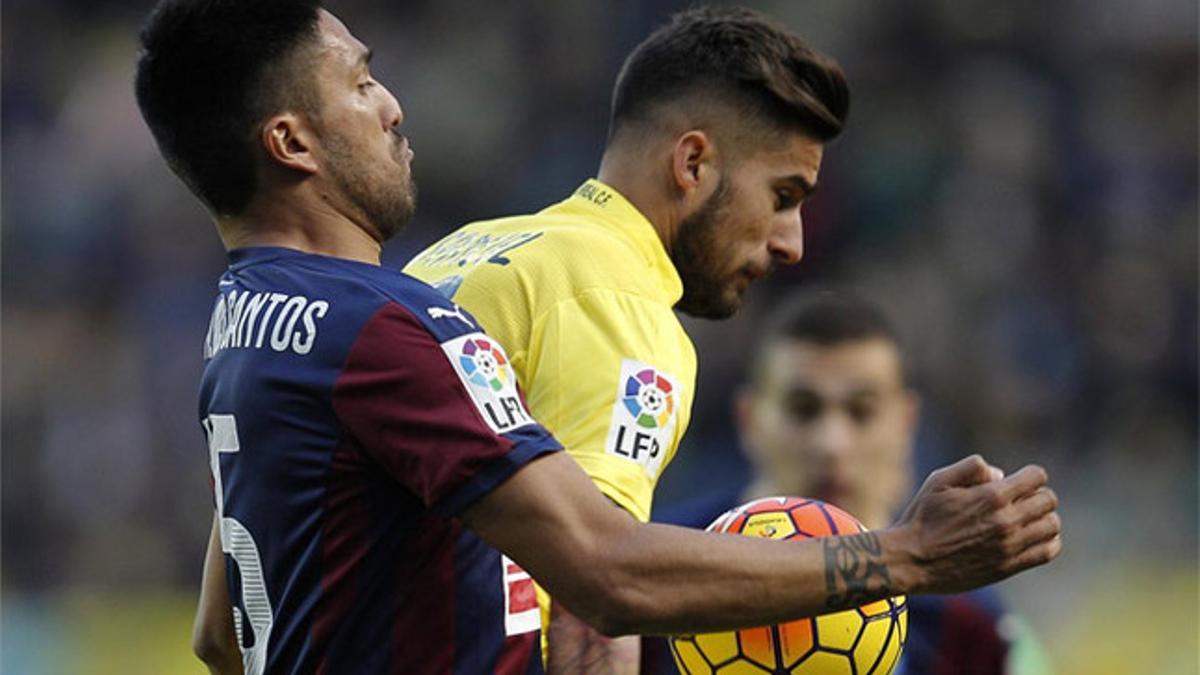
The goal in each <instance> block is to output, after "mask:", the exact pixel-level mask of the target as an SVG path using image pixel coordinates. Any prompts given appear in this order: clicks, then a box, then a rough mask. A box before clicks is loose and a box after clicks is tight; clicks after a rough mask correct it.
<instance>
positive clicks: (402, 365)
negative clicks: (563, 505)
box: [333, 303, 561, 515]
mask: <svg viewBox="0 0 1200 675" xmlns="http://www.w3.org/2000/svg"><path fill="white" fill-rule="evenodd" d="M472 376H475V377H474V378H472ZM333 402H334V410H335V411H336V413H337V416H338V418H339V420H340V421H341V423H342V425H343V426H344V428H345V430H346V431H347V432H348V433H349V434H350V435H351V436H352V437H353V440H354V441H356V442H357V443H358V444H359V445H360V446H361V447H362V448H363V450H364V452H365V453H366V454H367V455H368V456H369V457H371V458H373V459H374V460H375V461H377V462H378V463H379V464H380V465H381V466H382V467H383V469H384V470H385V471H387V473H388V474H390V475H391V476H392V477H393V478H394V479H395V480H396V481H398V482H399V483H400V484H401V485H402V486H403V487H405V488H406V489H407V490H408V491H410V492H411V493H412V494H414V495H415V496H416V497H417V498H418V499H420V500H421V501H422V502H423V503H424V504H425V506H427V507H428V508H431V509H433V510H435V511H437V512H439V513H441V514H443V515H454V514H456V513H458V512H459V511H461V510H462V509H464V508H466V507H467V506H468V505H470V504H471V503H473V502H474V501H475V500H477V499H478V498H480V497H481V496H483V495H484V494H486V493H487V492H489V491H491V490H492V489H494V488H495V487H496V486H498V485H500V484H501V483H502V482H503V481H504V480H506V479H507V478H508V477H509V476H511V475H512V474H513V473H515V472H516V471H517V470H518V469H519V468H520V467H521V466H523V465H524V464H526V463H528V462H529V461H530V460H532V459H533V458H535V457H537V456H539V455H541V454H543V453H546V452H552V451H554V450H558V449H560V448H561V446H560V445H559V444H558V442H557V441H555V439H554V438H553V437H552V436H551V435H550V433H549V432H547V431H546V430H545V429H543V428H542V427H541V425H539V424H538V423H537V422H536V421H534V420H533V418H532V417H530V416H529V413H528V412H527V408H526V407H525V402H524V399H523V397H522V396H521V393H520V390H519V388H518V387H517V383H516V376H515V374H514V373H513V371H512V368H511V366H510V365H509V364H508V363H507V358H506V357H505V355H504V351H503V349H501V347H500V345H499V344H498V343H496V342H494V341H491V340H489V339H488V338H487V336H486V335H484V334H482V333H469V334H466V335H463V336H459V337H457V338H456V339H453V340H447V341H444V342H439V341H438V340H437V339H435V338H434V336H433V335H431V334H430V333H429V331H428V330H426V329H425V327H424V326H423V325H422V324H421V323H420V322H419V321H418V320H417V319H416V318H415V317H414V316H413V315H412V314H411V313H410V312H409V311H408V310H406V309H405V308H404V307H403V306H401V305H399V304H396V303H388V304H386V305H384V306H383V307H382V308H380V309H379V310H378V311H377V312H376V313H375V315H374V316H373V317H372V318H371V319H370V320H369V321H368V322H367V323H366V325H365V326H364V327H363V329H362V331H361V332H360V333H359V335H358V338H357V339H356V340H355V342H354V344H353V346H352V347H351V349H350V353H349V356H348V357H347V360H346V363H345V365H344V367H343V370H342V373H341V374H340V376H339V377H338V379H337V382H336V384H335V385H334V392H333Z"/></svg>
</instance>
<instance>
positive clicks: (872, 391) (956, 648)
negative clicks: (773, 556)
mask: <svg viewBox="0 0 1200 675" xmlns="http://www.w3.org/2000/svg"><path fill="white" fill-rule="evenodd" d="M766 325H767V328H766V331H765V333H764V334H763V335H762V336H761V337H760V341H759V344H758V347H757V349H756V350H755V352H754V355H753V357H752V359H751V367H750V372H749V379H748V381H747V383H746V385H745V387H743V388H742V389H741V390H740V391H739V392H738V395H737V399H736V410H735V412H736V419H737V424H738V431H739V435H740V438H741V442H742V446H743V448H744V449H745V452H746V456H747V457H748V458H749V460H750V463H751V466H752V476H751V478H750V481H749V483H747V484H744V485H732V486H729V488H728V489H725V490H721V491H717V492H716V493H713V494H711V495H707V496H705V497H702V498H697V499H694V500H689V501H686V502H684V503H682V504H679V505H677V506H675V507H673V508H668V509H663V510H662V511H661V512H656V513H655V516H654V519H655V520H656V521H659V522H667V523H672V524H676V525H684V526H688V527H698V528H703V527H707V526H708V524H709V523H711V522H712V521H713V520H714V519H715V518H716V517H717V516H719V515H721V514H722V513H724V512H725V511H726V510H728V509H731V508H733V507H735V506H737V505H739V504H742V503H745V502H747V501H750V500H753V499H759V498H761V497H769V496H775V495H791V496H799V497H811V498H815V499H820V500H823V501H826V502H829V503H831V504H834V505H836V506H839V507H841V508H842V509H845V510H846V511H848V512H849V513H851V514H854V515H855V516H857V517H858V518H859V519H860V520H862V522H863V524H865V525H866V526H867V527H868V528H870V529H878V528H881V527H886V526H887V524H888V523H890V522H891V521H892V519H893V517H894V515H895V514H896V512H897V511H898V510H899V509H900V508H901V507H902V506H903V504H904V501H905V499H907V498H908V496H909V494H910V491H911V489H912V470H913V461H912V460H913V457H912V455H913V444H914V440H915V434H916V430H917V419H918V412H919V409H920V401H919V398H918V396H917V393H916V392H915V391H913V390H912V389H911V388H910V386H909V383H908V378H907V372H906V368H905V364H904V357H903V355H902V353H901V349H900V342H899V339H898V337H897V335H896V333H895V332H894V330H893V329H892V326H891V324H890V323H889V322H888V320H887V319H886V318H885V317H884V315H883V314H882V312H881V311H880V310H879V309H878V308H876V307H874V306H872V305H871V304H869V303H866V302H864V301H862V300H860V299H857V298H855V297H852V296H847V295H838V294H832V293H803V294H800V295H798V296H796V297H794V298H792V299H791V300H789V301H787V302H786V303H785V304H783V305H782V306H781V307H780V308H778V309H777V310H776V311H775V312H774V313H773V315H772V316H771V317H770V318H769V319H768V321H767V324H766ZM908 616H909V619H908V621H909V633H908V639H907V643H906V646H905V649H904V656H903V659H902V661H901V664H900V666H899V667H898V669H897V671H896V673H897V675H901V674H903V675H1005V674H1006V673H1008V674H1013V673H1022V674H1025V675H1033V674H1035V673H1038V674H1044V673H1048V672H1049V670H1048V668H1047V667H1046V666H1045V663H1044V658H1043V657H1041V655H1040V653H1041V652H1040V649H1039V648H1038V646H1037V644H1036V642H1035V641H1034V640H1033V639H1032V638H1031V637H1030V636H1029V635H1028V632H1027V631H1026V630H1025V629H1024V628H1023V627H1022V624H1020V622H1019V621H1018V620H1017V619H1016V617H1014V616H1012V615H1009V614H1007V613H1006V612H1005V611H1004V607H1003V603H1002V601H1001V598H1000V596H999V594H998V593H996V592H995V591H994V590H992V589H984V590H979V591H974V592H971V593H965V594H961V595H952V596H917V597H913V598H910V599H909V615H908ZM646 645H647V658H646V664H647V668H646V670H648V671H650V672H675V670H674V666H673V665H672V664H671V657H670V655H669V653H668V651H667V648H666V646H665V643H663V642H662V641H653V640H650V641H648V642H647V643H646Z"/></svg>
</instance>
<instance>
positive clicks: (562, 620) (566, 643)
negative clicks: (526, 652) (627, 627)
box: [546, 602, 642, 675]
mask: <svg viewBox="0 0 1200 675" xmlns="http://www.w3.org/2000/svg"><path fill="white" fill-rule="evenodd" d="M548 631H549V635H548V636H547V638H548V641H547V645H548V649H549V654H548V658H547V660H546V673H547V675H559V674H560V673H562V674H563V675H568V674H569V675H637V672H638V668H639V667H640V666H641V655H642V646H641V637H639V636H637V635H622V636H620V637H607V636H605V635H602V634H601V633H600V632H599V631H597V630H596V629H595V628H593V627H591V626H590V625H588V624H587V622H586V621H584V620H583V619H580V618H579V617H577V616H575V615H574V614H572V613H571V612H570V610H568V609H567V608H566V607H565V606H563V604H562V603H559V602H554V603H553V604H552V606H551V608H550V626H549V628H548Z"/></svg>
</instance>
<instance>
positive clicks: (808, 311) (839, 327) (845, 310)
mask: <svg viewBox="0 0 1200 675" xmlns="http://www.w3.org/2000/svg"><path fill="white" fill-rule="evenodd" d="M875 339H879V340H885V341H887V342H890V343H892V344H893V345H895V346H896V351H897V353H898V354H899V355H900V361H901V363H900V365H901V376H902V377H905V378H906V379H907V375H906V373H905V369H904V358H903V354H901V353H900V352H902V350H901V345H900V337H899V334H898V333H897V332H896V330H895V328H894V327H893V326H892V324H891V322H890V321H888V318H887V317H886V316H884V314H883V312H882V310H880V309H879V307H877V306H875V305H874V304H872V303H870V302H867V301H866V300H864V299H862V298H860V297H857V296H855V295H851V294H848V293H840V292H832V291H818V292H806V293H800V294H798V295H796V296H794V297H792V298H790V299H788V300H786V301H784V303H783V304H781V305H779V306H778V307H777V308H775V309H774V310H773V311H772V312H771V314H770V316H768V318H767V320H766V327H765V330H764V331H763V332H762V333H761V334H760V336H759V344H758V349H757V350H756V351H755V357H754V359H755V361H756V362H755V364H754V366H753V369H752V372H753V374H754V376H755V377H757V376H758V375H759V374H760V373H761V368H762V366H763V365H764V364H763V362H762V360H763V359H764V358H765V354H766V352H767V349H768V348H770V347H771V346H772V345H774V344H777V343H779V342H788V341H790V342H806V343H809V344H814V345H817V346H819V347H836V346H839V345H843V344H846V343H850V342H862V341H864V340H875Z"/></svg>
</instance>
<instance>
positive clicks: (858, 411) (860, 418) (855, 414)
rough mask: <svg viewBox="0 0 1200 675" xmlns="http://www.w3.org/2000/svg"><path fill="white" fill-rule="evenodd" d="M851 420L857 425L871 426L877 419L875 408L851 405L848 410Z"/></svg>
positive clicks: (864, 405)
mask: <svg viewBox="0 0 1200 675" xmlns="http://www.w3.org/2000/svg"><path fill="white" fill-rule="evenodd" d="M847 412H849V413H850V419H852V420H854V422H855V424H858V425H860V426H864V425H866V424H869V423H870V422H871V420H873V419H874V418H875V412H876V411H875V406H873V405H868V404H857V405H851V406H850V407H849V409H848V411H847Z"/></svg>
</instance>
